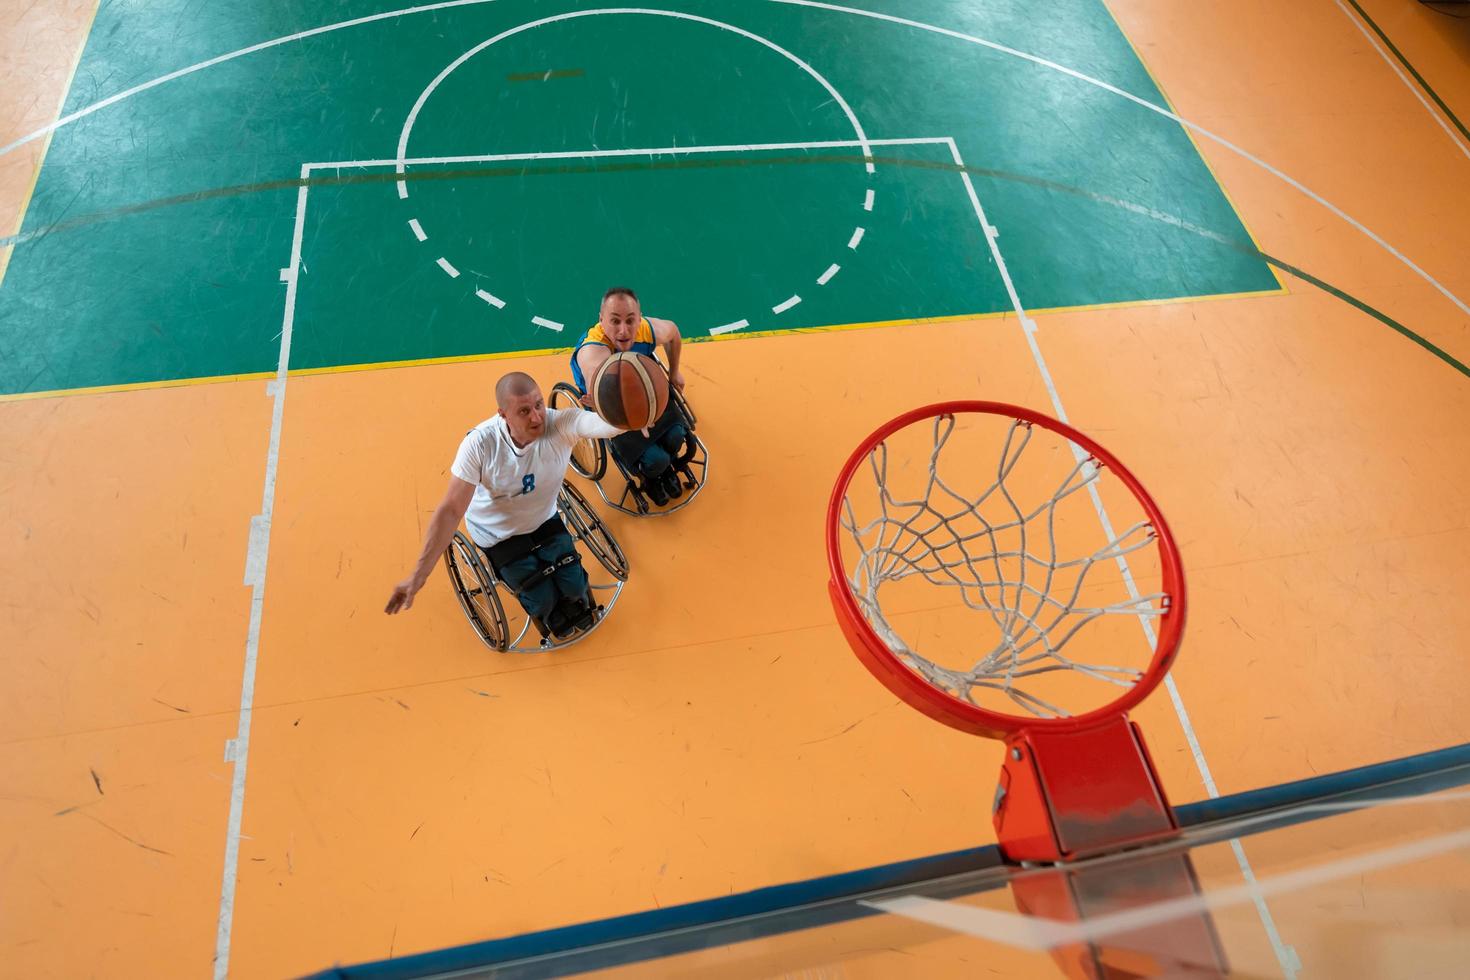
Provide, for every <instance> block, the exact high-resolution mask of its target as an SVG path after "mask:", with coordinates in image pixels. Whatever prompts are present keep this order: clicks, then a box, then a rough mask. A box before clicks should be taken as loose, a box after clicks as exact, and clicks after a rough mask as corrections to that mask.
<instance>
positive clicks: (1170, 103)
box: [1098, 0, 1291, 295]
mask: <svg viewBox="0 0 1470 980" xmlns="http://www.w3.org/2000/svg"><path fill="white" fill-rule="evenodd" d="M1098 3H1099V4H1101V5H1102V8H1103V10H1105V11H1107V14H1108V17H1109V18H1110V19H1111V20H1112V22H1113V26H1114V27H1116V28H1117V29H1118V34H1119V35H1120V36H1122V38H1123V40H1124V41H1126V42H1127V44H1128V48H1129V50H1130V51H1132V52H1133V57H1135V58H1137V59H1138V63H1139V64H1140V65H1142V66H1143V72H1144V74H1145V75H1147V76H1148V80H1149V81H1151V82H1153V83H1154V88H1156V89H1158V90H1159V95H1160V96H1162V97H1163V100H1164V107H1165V108H1167V109H1168V110H1169V111H1170V112H1172V113H1174V115H1176V116H1178V117H1179V118H1180V119H1184V118H1186V117H1185V116H1184V115H1183V114H1182V113H1180V111H1179V110H1178V109H1177V108H1176V107H1175V105H1174V100H1173V99H1171V98H1169V93H1168V92H1166V91H1164V83H1163V82H1161V81H1159V76H1157V75H1155V74H1154V70H1153V68H1151V67H1149V63H1148V60H1147V59H1146V58H1144V56H1143V52H1142V51H1139V50H1138V46H1137V45H1136V44H1134V43H1133V38H1131V37H1129V36H1128V32H1127V31H1125V30H1124V29H1123V25H1122V23H1120V22H1119V20H1118V15H1117V14H1115V13H1113V8H1112V7H1110V6H1108V0H1098ZM1179 128H1180V129H1182V130H1184V135H1185V136H1186V137H1188V139H1189V143H1190V145H1191V146H1193V147H1194V153H1195V155H1196V156H1197V157H1199V159H1200V163H1203V164H1204V165H1205V170H1207V171H1208V172H1209V174H1210V179H1211V180H1213V181H1214V182H1215V187H1216V188H1217V189H1218V190H1219V191H1220V193H1221V194H1222V195H1224V197H1225V203H1226V204H1229V205H1230V210H1231V211H1233V212H1235V220H1236V221H1239V222H1240V227H1242V228H1244V229H1245V234H1246V237H1247V238H1249V239H1250V240H1251V244H1252V245H1254V246H1255V249H1256V251H1257V252H1261V253H1262V254H1264V253H1265V249H1263V248H1261V243H1260V242H1259V241H1258V240H1257V239H1256V233H1255V232H1254V231H1252V230H1251V226H1250V222H1248V221H1246V220H1245V215H1244V214H1242V213H1241V210H1240V206H1239V205H1238V204H1236V203H1235V198H1233V197H1231V196H1230V191H1229V190H1228V189H1227V188H1226V187H1225V182H1224V181H1222V180H1221V179H1220V175H1219V174H1217V173H1215V168H1214V167H1213V166H1212V165H1211V164H1210V158H1209V157H1207V156H1205V152H1204V150H1203V149H1201V148H1200V145H1199V141H1198V140H1196V139H1195V138H1194V130H1192V129H1190V128H1189V127H1188V126H1183V125H1181V126H1180V127H1179ZM1266 268H1268V269H1270V270H1271V278H1273V279H1275V280H1276V285H1277V286H1279V287H1280V291H1281V292H1283V293H1290V292H1291V290H1290V289H1289V288H1288V287H1287V285H1286V280H1285V279H1283V278H1282V277H1281V272H1280V270H1278V269H1277V268H1276V266H1275V265H1273V264H1272V263H1270V262H1267V263H1266ZM1243 295H1250V294H1243Z"/></svg>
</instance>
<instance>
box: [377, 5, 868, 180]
mask: <svg viewBox="0 0 1470 980" xmlns="http://www.w3.org/2000/svg"><path fill="white" fill-rule="evenodd" d="M622 15H637V16H644V17H669V18H672V19H674V20H683V21H689V22H691V23H695V24H704V25H706V26H709V27H714V28H718V29H719V30H722V31H728V32H729V33H731V34H734V35H737V36H738V37H743V38H746V39H747V40H750V41H754V42H756V43H757V44H760V45H762V46H764V47H766V48H768V49H770V50H772V51H774V52H776V53H777V54H779V55H780V56H781V57H783V58H785V59H786V60H787V61H790V62H791V63H792V64H794V65H796V66H797V67H798V68H800V69H801V70H802V71H804V72H806V73H807V74H808V75H809V76H811V78H812V79H813V80H814V81H815V82H816V83H817V84H818V85H820V86H822V88H824V89H826V91H827V94H828V95H829V96H830V97H831V99H832V101H833V102H834V103H836V104H837V106H838V108H840V109H841V110H842V113H843V115H845V116H847V121H848V124H849V125H851V126H852V131H853V134H854V135H856V136H857V138H858V140H859V141H860V142H861V143H862V145H863V148H864V153H863V155H864V156H867V157H871V156H872V155H873V154H872V151H871V150H870V149H869V143H868V134H867V133H866V132H864V130H863V124H862V122H861V121H859V119H858V117H857V114H856V113H854V112H853V111H852V106H850V105H848V103H847V100H846V99H845V98H843V97H842V93H841V92H839V91H837V88H836V87H835V86H834V85H833V84H832V83H831V82H829V81H827V79H826V78H825V77H824V76H823V75H822V73H821V72H819V71H817V70H816V69H815V68H813V67H812V66H811V65H809V64H807V63H806V62H805V61H803V60H802V59H801V58H799V57H797V56H796V55H795V54H793V53H792V52H790V51H788V50H786V49H785V48H783V47H781V45H779V44H777V43H776V42H775V41H772V40H770V39H769V38H764V37H761V36H760V35H759V34H754V33H752V32H750V31H747V30H745V29H744V28H740V27H736V26H735V25H734V24H727V23H725V22H724V21H720V20H713V19H711V18H709V17H700V16H698V15H696V14H686V13H681V12H679V11H675V10H656V9H651V8H646V7H606V8H601V9H597V10H573V11H570V12H567V13H561V14H553V15H552V16H550V17H542V18H541V19H539V20H533V21H527V22H526V23H524V24H518V25H517V26H515V27H512V28H510V29H509V30H505V31H501V32H500V33H499V34H496V35H495V36H494V37H491V38H487V39H486V40H484V41H481V42H480V43H479V44H476V45H475V46H474V47H472V48H470V49H469V50H468V51H466V52H464V53H463V54H461V55H460V56H459V57H458V58H455V59H454V60H453V61H451V62H450V63H449V64H448V65H445V66H444V68H443V69H442V70H441V71H440V72H439V74H437V75H435V76H434V80H433V81H431V82H429V84H428V85H426V86H425V87H424V90H423V91H422V92H420V93H419V97H418V98H417V99H416V100H415V101H414V104H413V108H411V109H409V111H408V116H407V118H405V119H404V120H403V129H402V130H401V131H400V132H399V134H398V157H397V163H396V166H397V169H398V172H399V173H400V174H401V173H403V168H404V166H405V162H406V160H407V158H408V140H409V137H410V136H411V135H412V134H413V126H414V122H415V121H416V120H417V119H418V116H419V113H420V112H421V111H422V110H423V108H424V105H425V104H426V103H427V102H428V101H429V97H430V96H432V95H433V94H434V90H435V89H437V88H438V87H439V86H440V85H441V84H442V83H443V81H444V80H445V79H446V78H448V77H449V76H450V75H452V74H453V73H454V72H455V71H456V70H457V69H458V68H459V66H460V65H463V64H464V63H465V62H467V61H469V60H470V59H471V58H473V57H474V56H475V55H477V54H479V53H480V52H481V51H484V50H485V49H486V48H488V47H490V46H491V45H494V44H498V43H499V42H501V41H503V40H505V39H506V38H509V37H514V36H515V35H517V34H520V33H522V32H524V31H529V30H533V29H535V28H537V27H544V26H546V25H548V24H557V23H561V22H564V21H572V20H578V19H580V18H582V17H607V16H622ZM865 167H866V169H867V171H868V173H870V174H871V173H873V169H874V168H873V162H872V160H871V159H870V160H868V162H867V163H866V164H865ZM398 186H399V191H400V196H402V193H403V190H404V184H403V182H402V181H399V182H398Z"/></svg>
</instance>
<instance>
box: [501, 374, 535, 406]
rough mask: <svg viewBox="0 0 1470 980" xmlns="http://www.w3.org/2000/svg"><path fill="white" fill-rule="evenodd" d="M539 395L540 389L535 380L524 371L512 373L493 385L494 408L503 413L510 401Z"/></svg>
mask: <svg viewBox="0 0 1470 980" xmlns="http://www.w3.org/2000/svg"><path fill="white" fill-rule="evenodd" d="M540 393H541V388H540V387H539V386H538V385H537V384H536V379H535V378H533V377H531V376H530V375H529V374H526V373H525V372H524V371H512V372H510V373H509V374H507V375H506V376H505V377H503V378H501V379H500V380H499V381H497V382H496V383H495V407H496V408H498V409H500V410H501V411H502V412H504V411H505V407H506V405H507V404H508V403H509V402H510V401H511V400H512V399H515V398H524V397H525V396H526V395H539V394H540Z"/></svg>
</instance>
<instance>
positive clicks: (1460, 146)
mask: <svg viewBox="0 0 1470 980" xmlns="http://www.w3.org/2000/svg"><path fill="white" fill-rule="evenodd" d="M1337 9H1338V10H1341V11H1342V12H1343V13H1344V14H1346V15H1347V19H1348V20H1350V21H1352V22H1353V24H1354V25H1355V26H1356V27H1357V28H1358V30H1360V31H1362V32H1363V36H1364V37H1366V38H1367V39H1368V43H1369V44H1371V45H1373V50H1374V51H1377V52H1378V54H1379V56H1381V57H1382V58H1383V60H1384V61H1386V62H1388V67H1390V68H1392V69H1393V73H1394V74H1395V75H1397V76H1398V77H1399V81H1401V82H1403V83H1404V85H1406V86H1407V87H1408V89H1409V91H1410V92H1413V93H1414V98H1416V99H1418V100H1419V104H1420V105H1422V106H1423V107H1424V111H1426V112H1428V113H1429V115H1430V118H1432V119H1433V120H1434V121H1435V122H1437V123H1439V128H1440V129H1442V130H1444V134H1445V135H1446V136H1448V137H1449V138H1450V142H1451V143H1453V144H1455V149H1457V150H1459V151H1460V152H1461V153H1463V154H1465V157H1466V159H1470V147H1466V146H1465V144H1464V143H1463V142H1462V141H1461V139H1460V135H1459V134H1458V133H1456V132H1455V131H1454V130H1453V129H1450V124H1449V123H1447V122H1445V121H1444V119H1443V118H1441V116H1440V114H1439V113H1438V112H1436V111H1435V108H1434V106H1432V105H1430V104H1429V100H1428V99H1426V98H1425V97H1424V93H1423V92H1420V91H1419V86H1417V85H1415V84H1414V83H1413V82H1411V81H1409V76H1408V75H1405V74H1404V72H1403V69H1401V68H1400V67H1399V64H1398V62H1397V61H1395V60H1394V59H1393V58H1391V57H1389V54H1388V52H1387V51H1385V50H1383V48H1382V47H1381V46H1380V45H1379V43H1378V38H1376V37H1374V36H1373V34H1372V32H1370V31H1369V30H1368V25H1367V24H1364V23H1363V22H1362V20H1360V19H1359V18H1357V17H1354V16H1353V15H1352V14H1351V13H1350V12H1349V11H1348V9H1347V6H1346V5H1345V4H1344V3H1343V2H1342V0H1337Z"/></svg>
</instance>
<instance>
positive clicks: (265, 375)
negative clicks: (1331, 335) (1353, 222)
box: [0, 289, 1287, 404]
mask: <svg viewBox="0 0 1470 980" xmlns="http://www.w3.org/2000/svg"><path fill="white" fill-rule="evenodd" d="M1286 294H1287V291H1286V290H1284V289H1282V290H1276V289H1263V290H1257V291H1255V292H1244V293H1206V294H1204V295H1201V296H1175V297H1170V298H1166V299H1134V300H1119V301H1118V302H1116V303H1085V304H1080V305H1077V306H1053V307H1046V308H1042V309H1035V310H1032V309H1028V310H1027V311H1026V313H1027V315H1028V316H1032V317H1037V316H1048V315H1052V314H1058V313H1083V312H1087V311H1089V310H1118V309H1129V308H1132V307H1138V306H1168V305H1169V304H1171V303H1180V304H1184V303H1203V302H1210V301H1212V300H1233V299H1252V298H1258V297H1266V296H1281V295H1286ZM1015 315H1016V314H1015V311H1014V310H996V311H993V312H989V313H959V314H954V315H952V316H921V317H911V318H909V319H905V320H870V321H865V322H863V323H834V324H831V325H828V326H822V327H783V328H777V329H774V330H751V331H749V332H744V331H742V332H739V333H728V334H723V335H721V336H718V337H685V338H684V342H685V343H686V344H708V343H724V342H726V341H730V340H748V339H750V338H752V337H781V336H786V335H789V334H822V333H839V332H842V331H847V330H877V329H881V328H884V327H909V326H917V325H919V324H925V323H957V322H959V321H961V320H1002V319H1005V318H1006V317H1014V316H1015ZM571 350H572V348H571V345H567V346H565V347H542V348H538V349H536V350H515V351H498V352H495V353H490V354H459V355H455V356H453V357H425V358H419V359H417V360H407V361H374V362H368V363H364V364H338V365H335V366H333V367H319V368H294V369H292V370H290V371H288V372H286V373H287V375H288V376H289V377H292V378H309V377H314V376H317V375H323V374H352V373H359V372H363V371H391V370H394V369H397V368H408V367H430V366H433V365H438V364H470V363H474V362H476V361H504V360H509V359H511V358H519V357H548V356H550V355H553V354H569V353H571ZM275 376H276V372H275V371H256V372H253V373H250V374H219V375H213V376H211V377H205V378H177V379H172V380H169V381H138V382H133V383H131V384H121V385H96V386H94V387H90V388H57V389H53V390H49V391H27V392H21V393H20V394H14V395H0V404H3V403H5V402H17V401H32V400H35V399H39V398H67V397H71V396H73V395H106V394H111V393H114V392H122V391H145V390H149V389H153V388H183V387H189V386H193V385H208V384H227V383H230V382H233V381H262V380H268V379H271V378H274V377H275Z"/></svg>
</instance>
